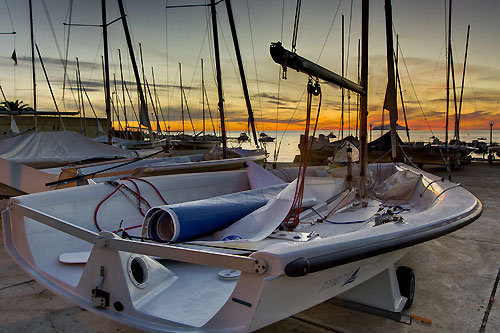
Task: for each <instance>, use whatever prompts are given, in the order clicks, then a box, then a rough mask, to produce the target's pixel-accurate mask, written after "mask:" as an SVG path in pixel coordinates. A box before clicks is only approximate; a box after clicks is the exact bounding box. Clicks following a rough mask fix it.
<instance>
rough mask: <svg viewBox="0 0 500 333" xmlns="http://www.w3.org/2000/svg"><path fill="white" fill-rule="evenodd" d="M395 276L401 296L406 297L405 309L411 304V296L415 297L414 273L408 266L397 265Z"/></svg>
mask: <svg viewBox="0 0 500 333" xmlns="http://www.w3.org/2000/svg"><path fill="white" fill-rule="evenodd" d="M396 276H397V278H398V284H399V292H400V293H401V296H404V297H406V298H408V300H407V301H406V304H405V306H404V308H405V309H408V308H410V306H411V305H412V304H413V298H414V297H415V273H414V272H413V269H411V268H410V267H407V266H399V267H398V268H397V269H396Z"/></svg>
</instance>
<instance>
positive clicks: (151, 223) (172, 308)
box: [2, 0, 482, 332]
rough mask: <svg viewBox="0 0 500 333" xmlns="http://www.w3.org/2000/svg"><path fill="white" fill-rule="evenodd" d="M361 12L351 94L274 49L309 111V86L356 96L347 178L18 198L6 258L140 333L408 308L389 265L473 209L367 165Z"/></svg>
mask: <svg viewBox="0 0 500 333" xmlns="http://www.w3.org/2000/svg"><path fill="white" fill-rule="evenodd" d="M387 3H388V2H387V1H386V4H387ZM368 4H369V1H368V0H363V6H362V7H363V8H362V37H363V38H362V39H363V43H362V49H361V54H362V60H363V61H362V67H361V73H362V74H361V84H356V83H354V82H352V81H349V80H348V79H346V78H342V77H339V75H337V74H335V73H333V72H329V71H328V70H326V69H324V68H322V67H320V68H319V69H318V67H319V66H317V65H316V67H314V66H312V65H314V64H313V63H311V62H310V61H308V60H307V59H304V58H302V57H300V56H298V55H297V54H296V53H292V52H290V51H287V50H285V49H284V48H283V47H282V44H281V43H280V42H278V43H273V44H271V55H272V57H273V59H274V60H275V61H276V62H277V63H279V64H281V65H286V66H288V68H290V69H296V70H298V71H302V72H305V73H307V74H308V75H310V76H312V77H316V78H318V79H317V80H316V81H315V82H313V80H310V81H309V83H308V85H307V100H308V104H309V106H310V105H311V104H312V100H313V97H314V96H316V97H317V96H318V95H321V89H320V84H319V78H321V79H323V80H325V81H326V82H330V83H334V84H337V85H340V86H342V87H348V88H350V89H352V90H353V91H355V92H357V93H359V94H360V95H361V97H360V99H361V108H360V124H361V126H360V138H361V142H360V149H359V164H355V163H353V161H354V160H353V158H352V155H353V154H352V149H351V147H350V146H345V147H344V148H343V149H344V151H343V152H345V157H346V159H345V161H346V162H345V166H337V165H332V166H331V167H330V168H325V167H323V166H321V167H307V163H306V162H305V161H306V160H307V158H304V159H302V161H303V163H304V164H302V165H301V166H300V167H299V168H288V169H275V170H266V169H263V168H261V167H259V166H258V165H255V164H253V163H250V162H249V163H247V168H246V169H245V170H236V171H219V172H212V173H194V174H182V175H166V176H156V177H148V178H140V179H130V178H129V179H122V180H119V181H108V182H105V183H102V184H95V185H92V186H82V187H74V188H68V189H62V190H60V191H48V192H45V193H35V194H31V195H26V196H19V197H15V198H12V199H11V200H10V201H9V204H8V208H7V210H5V211H3V212H2V223H3V228H4V244H5V246H6V248H7V251H8V252H9V254H10V255H11V256H12V257H13V258H14V260H15V261H16V262H17V263H18V265H20V266H21V267H22V268H23V269H24V270H25V271H26V272H27V273H28V274H29V275H30V276H32V277H33V278H34V279H35V280H37V281H38V282H39V283H41V284H42V285H43V286H45V287H46V288H47V289H48V290H50V291H52V292H54V293H56V294H57V295H60V296H62V297H65V298H66V299H68V300H70V301H71V302H73V303H74V304H77V305H78V306H80V307H82V308H85V309H88V310H89V311H91V312H93V313H95V314H98V315H101V316H104V317H107V318H109V319H112V320H115V321H119V322H121V323H124V324H126V325H129V326H132V327H136V328H139V329H142V330H146V331H185V332H195V331H196V332H199V331H206V332H248V331H254V330H257V329H259V328H262V327H265V326H267V325H269V324H272V323H274V322H276V321H278V320H281V319H283V318H287V317H289V316H291V315H293V314H295V313H298V312H300V311H302V310H305V309H307V308H310V307H312V306H314V305H316V304H318V303H321V302H323V301H326V300H328V299H331V298H332V297H342V298H343V299H347V300H352V301H355V302H360V303H364V304H367V305H370V306H373V307H378V308H381V309H384V310H388V311H394V312H400V311H401V310H402V309H403V308H404V307H405V306H406V307H408V306H410V305H411V303H412V301H413V297H414V289H413V288H414V286H415V276H414V274H413V272H412V270H411V269H410V268H403V269H401V267H399V268H398V269H396V264H397V262H398V261H399V260H400V259H401V258H402V257H403V256H404V255H405V254H406V253H407V252H408V251H409V250H410V248H411V247H412V246H414V245H416V244H419V243H422V242H425V241H428V240H431V239H434V238H437V237H440V236H443V235H445V234H448V233H451V232H453V231H455V230H457V229H460V228H462V227H464V226H466V225H468V224H470V223H472V222H473V221H475V220H476V219H477V218H478V217H479V216H480V215H481V212H482V204H481V202H480V201H479V200H478V199H477V198H476V197H475V196H474V195H473V194H471V193H470V192H469V191H467V190H466V189H464V188H462V187H461V186H460V184H455V183H453V182H451V181H448V180H445V179H443V178H441V177H437V176H434V175H432V174H430V173H427V172H424V171H422V170H419V169H417V168H413V167H411V166H408V165H405V164H401V163H375V164H371V165H369V166H368V165H367V142H366V137H367V135H366V132H367V130H366V127H367V126H366V125H367V87H368V67H367V64H368V35H367V34H368V14H369V10H368ZM212 5H213V6H215V2H214V1H212ZM226 5H227V6H228V12H230V10H229V9H230V2H229V1H226ZM389 5H390V3H389ZM386 10H387V6H386ZM212 15H214V17H213V19H214V20H216V18H215V12H212ZM296 21H298V20H296ZM388 26H389V27H392V24H388ZM391 33H392V30H391ZM390 54H391V55H392V50H391V52H390ZM325 73H326V74H325ZM322 74H325V75H322ZM333 74H335V75H333ZM320 98H321V97H320ZM310 111H311V108H308V117H307V118H308V120H310V117H309V116H310ZM318 113H319V112H318ZM306 123H307V125H306V130H305V133H304V137H305V138H308V137H309V126H310V122H309V121H308V122H306ZM313 136H314V135H313ZM304 146H305V147H307V146H308V145H307V144H304ZM307 154H308V152H307V149H305V152H304V157H307V156H308V155H307Z"/></svg>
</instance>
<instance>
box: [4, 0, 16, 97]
mask: <svg viewBox="0 0 500 333" xmlns="http://www.w3.org/2000/svg"><path fill="white" fill-rule="evenodd" d="M5 6H6V7H7V13H8V14H9V20H10V26H11V27H12V34H13V37H14V52H13V55H14V54H15V52H16V29H15V28H14V21H13V20H12V15H11V13H10V8H9V2H8V1H7V0H5ZM15 62H16V65H17V56H16V60H15ZM16 87H17V85H16V66H14V98H15V97H16V90H17V89H16Z"/></svg>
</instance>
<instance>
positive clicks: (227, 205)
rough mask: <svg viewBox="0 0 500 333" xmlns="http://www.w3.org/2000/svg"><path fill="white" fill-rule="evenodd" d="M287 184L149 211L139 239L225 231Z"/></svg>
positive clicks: (183, 237) (176, 238) (177, 238)
mask: <svg viewBox="0 0 500 333" xmlns="http://www.w3.org/2000/svg"><path fill="white" fill-rule="evenodd" d="M286 185H287V184H280V185H275V186H269V187H265V188H260V189H255V190H249V191H243V192H238V193H232V194H226V195H222V196H218V197H213V198H208V199H203V200H196V201H188V202H183V203H178V204H173V205H166V206H159V207H153V208H151V209H150V210H149V211H148V212H147V213H146V216H145V217H144V222H143V225H142V237H145V238H150V239H153V240H157V241H178V242H182V241H186V240H189V239H193V238H196V237H199V236H202V235H205V234H208V233H212V232H215V231H217V230H221V229H224V228H226V227H228V226H230V225H231V224H233V223H234V222H236V221H238V220H239V219H241V218H243V217H244V216H246V215H248V214H250V213H251V212H253V211H254V210H256V209H258V208H260V207H262V206H264V205H265V204H266V203H267V202H268V201H269V200H271V199H273V198H275V197H276V196H277V195H278V193H280V192H281V191H282V190H283V189H284V188H285V187H286Z"/></svg>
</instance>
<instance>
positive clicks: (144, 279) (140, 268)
mask: <svg viewBox="0 0 500 333" xmlns="http://www.w3.org/2000/svg"><path fill="white" fill-rule="evenodd" d="M127 271H128V277H129V278H130V281H132V283H133V284H134V286H136V287H137V288H141V289H142V288H144V287H146V286H147V284H148V281H149V268H148V265H147V264H146V261H144V259H143V258H142V257H141V256H138V255H131V256H130V257H129V258H128V263H127Z"/></svg>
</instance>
